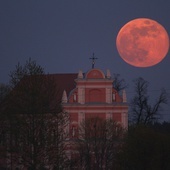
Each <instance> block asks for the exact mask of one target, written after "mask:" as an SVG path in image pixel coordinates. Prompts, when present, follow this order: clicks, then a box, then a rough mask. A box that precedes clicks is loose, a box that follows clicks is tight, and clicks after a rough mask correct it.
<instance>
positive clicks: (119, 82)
mask: <svg viewBox="0 0 170 170" xmlns="http://www.w3.org/2000/svg"><path fill="white" fill-rule="evenodd" d="M113 79H114V81H113V87H114V88H115V89H116V90H117V91H118V92H120V91H121V90H123V89H125V88H127V87H128V85H127V84H126V82H125V80H124V79H121V78H120V74H113Z"/></svg>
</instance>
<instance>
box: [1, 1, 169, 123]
mask: <svg viewBox="0 0 170 170" xmlns="http://www.w3.org/2000/svg"><path fill="white" fill-rule="evenodd" d="M136 18H150V19H153V20H155V21H157V22H159V23H160V24H161V25H162V26H164V28H165V29H166V31H167V32H168V34H169V35H170V0H141V1H137V0H0V83H8V81H9V76H8V75H9V72H10V71H12V70H14V69H15V65H16V64H17V63H18V62H20V63H21V64H24V63H25V62H26V60H28V59H29V58H31V59H32V60H36V62H37V63H38V64H40V65H41V66H42V67H43V68H45V72H46V73H76V72H78V71H79V70H80V69H81V70H82V71H83V72H86V71H88V70H89V69H90V68H91V61H90V60H89V58H90V57H92V54H93V53H95V57H98V60H97V61H96V65H95V67H96V68H100V69H102V70H103V71H104V72H106V69H110V71H111V73H112V74H113V73H118V74H120V75H121V77H122V78H124V79H125V81H126V82H127V83H128V84H129V88H128V89H127V97H128V96H129V97H128V99H129V100H130V98H131V96H133V94H134V91H133V85H134V84H133V82H132V81H133V80H134V79H135V78H138V77H143V78H144V79H145V80H147V81H148V82H149V96H150V98H151V99H152V100H154V99H155V98H156V97H157V96H158V95H159V93H160V90H161V88H165V89H166V90H167V92H168V93H170V52H168V54H167V56H166V57H165V59H164V60H163V61H162V62H161V63H159V64H158V65H155V66H153V67H148V68H137V67H133V66H131V65H128V64H127V63H125V62H124V61H123V60H122V59H121V58H120V56H119V54H118V51H117V49H116V36H117V34H118V32H119V30H120V29H121V27H122V26H123V25H124V24H126V23H127V22H129V21H130V20H132V19H136ZM169 103H170V98H169ZM169 105H170V104H169ZM168 113H169V115H168ZM163 118H164V120H167V121H168V120H169V121H170V106H166V107H164V112H163Z"/></svg>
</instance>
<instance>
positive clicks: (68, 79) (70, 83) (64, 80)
mask: <svg viewBox="0 0 170 170" xmlns="http://www.w3.org/2000/svg"><path fill="white" fill-rule="evenodd" d="M77 75H78V73H68V74H67V73H65V74H64V73H61V74H49V76H51V77H53V78H54V80H55V81H56V84H57V86H58V88H59V90H60V92H61V93H63V91H64V90H65V91H66V93H67V95H69V93H70V92H71V90H73V89H74V88H76V83H75V81H74V80H75V79H77Z"/></svg>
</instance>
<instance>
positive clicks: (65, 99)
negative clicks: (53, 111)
mask: <svg viewBox="0 0 170 170" xmlns="http://www.w3.org/2000/svg"><path fill="white" fill-rule="evenodd" d="M62 103H67V94H66V91H65V90H64V91H63V96H62Z"/></svg>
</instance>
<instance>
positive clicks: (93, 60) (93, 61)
mask: <svg viewBox="0 0 170 170" xmlns="http://www.w3.org/2000/svg"><path fill="white" fill-rule="evenodd" d="M89 59H90V60H92V69H93V68H94V64H95V60H97V59H98V58H96V57H94V53H93V56H92V57H91V58H89Z"/></svg>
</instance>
